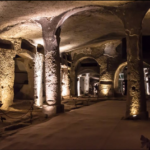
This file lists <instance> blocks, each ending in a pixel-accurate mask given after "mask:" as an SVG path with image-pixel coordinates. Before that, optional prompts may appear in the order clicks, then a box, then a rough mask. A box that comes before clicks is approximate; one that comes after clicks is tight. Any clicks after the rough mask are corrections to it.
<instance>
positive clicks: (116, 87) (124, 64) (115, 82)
mask: <svg viewBox="0 0 150 150" xmlns="http://www.w3.org/2000/svg"><path fill="white" fill-rule="evenodd" d="M125 66H127V62H123V63H122V64H120V65H119V66H118V68H117V70H116V71H115V75H114V92H115V94H116V95H117V94H118V80H119V73H120V72H121V71H122V70H123V69H124V67H125ZM143 66H148V67H150V65H149V64H148V63H146V62H144V61H143Z"/></svg>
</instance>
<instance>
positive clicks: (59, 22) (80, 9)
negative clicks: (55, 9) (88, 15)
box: [54, 5, 122, 33]
mask: <svg viewBox="0 0 150 150" xmlns="http://www.w3.org/2000/svg"><path fill="white" fill-rule="evenodd" d="M88 10H101V11H103V10H105V11H107V12H109V13H111V14H113V15H115V16H116V18H118V19H119V20H120V22H121V23H122V21H121V19H120V18H119V17H118V16H117V15H116V13H114V11H115V10H114V8H112V9H110V8H109V7H107V6H101V5H87V6H81V7H75V8H73V9H71V10H68V11H66V12H64V13H62V14H60V15H59V16H57V17H56V18H55V20H54V24H55V27H56V28H55V30H54V33H56V31H57V29H58V28H59V27H61V26H62V25H63V23H64V22H65V21H66V20H67V19H68V18H69V17H71V16H72V15H75V14H77V13H80V12H83V11H88Z"/></svg>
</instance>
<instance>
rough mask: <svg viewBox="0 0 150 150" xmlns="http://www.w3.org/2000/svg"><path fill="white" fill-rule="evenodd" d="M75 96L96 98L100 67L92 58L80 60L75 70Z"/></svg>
mask: <svg viewBox="0 0 150 150" xmlns="http://www.w3.org/2000/svg"><path fill="white" fill-rule="evenodd" d="M75 74H76V76H75V81H76V86H75V89H76V91H77V92H76V93H77V96H97V95H98V86H99V74H100V67H99V64H98V63H97V62H96V60H94V59H92V58H85V59H81V60H80V61H79V62H78V64H77V65H76V68H75Z"/></svg>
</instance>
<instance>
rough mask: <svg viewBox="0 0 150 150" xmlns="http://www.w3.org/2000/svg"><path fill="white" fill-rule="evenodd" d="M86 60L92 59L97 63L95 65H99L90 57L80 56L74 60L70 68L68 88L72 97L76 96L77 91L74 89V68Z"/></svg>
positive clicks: (75, 84)
mask: <svg viewBox="0 0 150 150" xmlns="http://www.w3.org/2000/svg"><path fill="white" fill-rule="evenodd" d="M87 58H89V59H94V60H95V61H96V62H97V64H98V65H99V63H98V61H97V60H96V59H95V58H94V57H92V56H82V57H80V58H79V59H78V60H76V61H75V62H74V63H73V64H72V68H71V72H70V77H71V83H70V84H71V86H70V87H71V95H72V96H76V95H77V89H76V87H77V81H76V80H77V74H76V67H77V65H78V64H79V62H81V61H82V60H84V59H87Z"/></svg>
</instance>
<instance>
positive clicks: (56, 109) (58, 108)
mask: <svg viewBox="0 0 150 150" xmlns="http://www.w3.org/2000/svg"><path fill="white" fill-rule="evenodd" d="M42 112H43V113H44V114H45V115H46V116H48V117H50V116H53V115H55V114H57V113H63V112H64V105H62V104H61V105H52V106H49V105H43V107H42Z"/></svg>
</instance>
